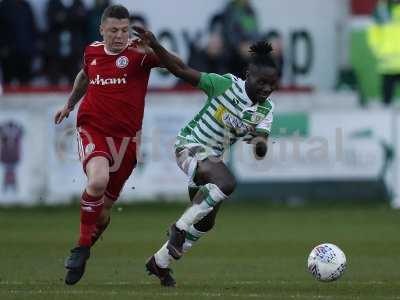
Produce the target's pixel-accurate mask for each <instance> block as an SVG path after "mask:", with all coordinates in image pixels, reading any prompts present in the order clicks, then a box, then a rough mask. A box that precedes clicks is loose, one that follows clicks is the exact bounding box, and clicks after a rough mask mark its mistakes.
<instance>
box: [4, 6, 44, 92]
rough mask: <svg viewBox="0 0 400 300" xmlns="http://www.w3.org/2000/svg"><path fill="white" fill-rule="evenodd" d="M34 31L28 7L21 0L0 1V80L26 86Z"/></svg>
mask: <svg viewBox="0 0 400 300" xmlns="http://www.w3.org/2000/svg"><path fill="white" fill-rule="evenodd" d="M36 42H37V31H36V25H35V21H34V18H33V12H32V8H31V6H30V4H29V3H28V2H27V1H25V0H3V1H0V61H1V64H2V68H3V81H4V83H5V84H9V83H11V82H12V81H13V80H14V79H15V80H17V81H18V83H20V84H23V85H26V84H29V83H30V80H31V77H32V60H33V58H34V56H35V54H36Z"/></svg>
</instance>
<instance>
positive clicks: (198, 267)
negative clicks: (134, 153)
mask: <svg viewBox="0 0 400 300" xmlns="http://www.w3.org/2000/svg"><path fill="white" fill-rule="evenodd" d="M183 209H184V206H182V205H177V204H148V205H147V204H146V205H145V204H142V205H133V206H123V207H120V209H115V210H114V212H113V218H112V221H111V226H110V227H109V229H108V231H107V232H106V233H105V235H104V239H103V240H101V241H99V242H98V244H96V246H95V247H94V249H93V251H92V256H91V258H90V260H89V262H88V266H87V271H86V274H85V276H84V278H83V279H82V280H81V281H80V282H79V283H78V284H77V285H76V286H73V287H69V286H65V285H64V283H63V281H64V272H65V271H64V268H63V262H64V259H65V257H66V256H67V255H68V251H69V249H70V248H71V247H72V245H73V242H74V241H75V240H76V237H77V232H78V219H79V213H78V208H77V207H58V208H35V209H22V208H12V209H1V210H0V236H1V240H0V257H1V260H0V261H1V264H0V299H30V300H35V299H40V300H42V299H85V300H90V299H118V300H121V299H149V300H150V299H196V300H197V299H271V300H272V299H282V300H283V299H285V300H287V299H304V300H311V299H332V300H340V299H360V300H368V299H371V300H372V299H373V300H379V299H388V300H389V299H400V271H399V266H400V241H399V228H400V212H398V211H393V210H390V209H389V208H388V207H387V206H386V205H384V204H364V205H361V204H353V205H346V204H340V205H338V204H335V205H332V206H330V205H321V206H317V207H316V206H311V207H310V206H308V207H297V208H288V207H282V206H274V205H268V204H265V203H248V204H243V203H240V204H239V203H227V204H226V205H225V206H224V207H222V208H221V211H220V216H219V219H218V220H217V225H216V228H215V230H214V231H213V232H211V233H210V234H209V235H208V236H205V237H204V238H202V240H201V241H200V242H199V243H198V244H197V245H196V246H195V247H194V248H193V249H192V251H191V252H190V253H189V254H188V255H187V256H186V257H184V258H183V259H182V260H180V261H178V262H175V264H174V265H173V266H172V268H173V269H174V271H175V272H174V275H175V278H176V280H177V282H178V287H177V288H174V289H166V288H162V287H160V285H159V282H158V280H156V278H154V277H149V276H147V275H146V274H145V271H144V262H145V260H146V259H147V257H148V256H150V255H151V254H152V253H153V252H154V251H155V250H156V249H158V248H159V246H161V244H162V242H164V241H165V240H166V237H165V231H166V229H167V227H168V225H169V224H171V223H172V222H173V221H174V220H175V219H176V218H177V217H178V216H179V215H180V213H181V212H182V211H183ZM322 242H331V243H335V244H337V245H339V246H340V247H341V248H342V249H343V250H344V252H345V254H346V255H347V258H348V269H347V271H346V273H345V274H344V276H343V277H342V278H341V279H340V280H339V281H337V282H333V283H320V282H317V281H315V280H314V279H313V278H312V277H311V275H310V274H308V273H307V271H306V259H307V256H308V254H309V252H310V250H311V249H312V247H313V246H315V245H317V244H319V243H322Z"/></svg>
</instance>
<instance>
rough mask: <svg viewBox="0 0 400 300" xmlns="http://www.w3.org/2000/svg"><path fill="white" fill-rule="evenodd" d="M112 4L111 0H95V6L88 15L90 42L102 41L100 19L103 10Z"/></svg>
mask: <svg viewBox="0 0 400 300" xmlns="http://www.w3.org/2000/svg"><path fill="white" fill-rule="evenodd" d="M109 5H110V1H109V0H95V2H94V5H93V7H92V8H91V9H90V10H89V13H88V16H87V23H88V41H87V42H88V43H91V42H95V41H102V40H103V38H102V37H101V35H100V31H99V27H100V19H101V15H102V14H103V11H104V10H105V9H106V7H108V6H109Z"/></svg>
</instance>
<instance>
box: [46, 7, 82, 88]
mask: <svg viewBox="0 0 400 300" xmlns="http://www.w3.org/2000/svg"><path fill="white" fill-rule="evenodd" d="M46 16H47V24H48V28H49V31H48V34H47V40H46V46H45V49H46V56H47V59H46V61H47V75H48V80H49V82H50V83H52V84H58V83H59V82H60V79H61V78H62V77H66V78H67V80H68V83H69V84H72V83H73V82H74V79H75V75H76V74H77V73H78V72H79V68H80V65H81V55H82V52H83V49H84V47H85V44H86V40H87V34H86V28H87V26H86V21H87V20H86V19H87V10H86V8H85V6H84V4H83V2H82V1H81V0H49V2H48V3H47V11H46Z"/></svg>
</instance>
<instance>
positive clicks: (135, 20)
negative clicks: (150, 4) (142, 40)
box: [129, 14, 149, 29]
mask: <svg viewBox="0 0 400 300" xmlns="http://www.w3.org/2000/svg"><path fill="white" fill-rule="evenodd" d="M129 22H130V23H131V26H140V27H142V28H145V29H148V28H149V23H148V22H147V20H146V18H145V17H144V16H142V15H141V14H131V15H130V17H129Z"/></svg>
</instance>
